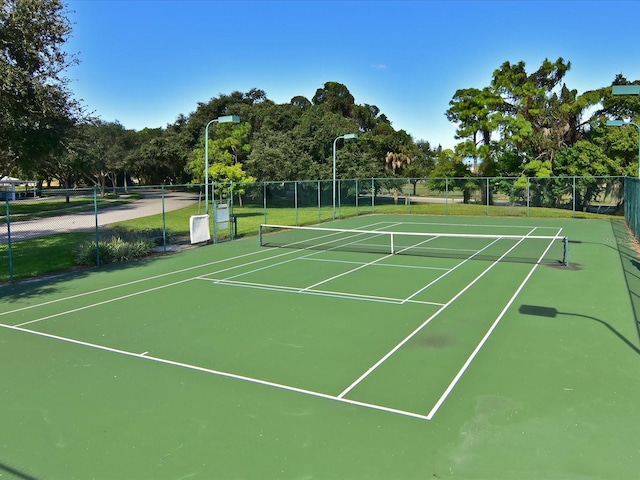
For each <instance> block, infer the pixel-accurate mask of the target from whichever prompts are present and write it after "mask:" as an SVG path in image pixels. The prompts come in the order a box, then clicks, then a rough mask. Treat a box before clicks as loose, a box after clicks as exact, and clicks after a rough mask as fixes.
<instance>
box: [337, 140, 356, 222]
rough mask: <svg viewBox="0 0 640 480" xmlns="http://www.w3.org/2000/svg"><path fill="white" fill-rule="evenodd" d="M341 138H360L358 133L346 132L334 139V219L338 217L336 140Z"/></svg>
mask: <svg viewBox="0 0 640 480" xmlns="http://www.w3.org/2000/svg"><path fill="white" fill-rule="evenodd" d="M341 138H344V139H345V140H347V139H349V138H358V134H357V133H345V134H344V135H340V136H339V137H336V139H335V140H334V141H333V195H332V198H333V219H334V220H335V219H336V142H337V141H338V140H340V139H341Z"/></svg>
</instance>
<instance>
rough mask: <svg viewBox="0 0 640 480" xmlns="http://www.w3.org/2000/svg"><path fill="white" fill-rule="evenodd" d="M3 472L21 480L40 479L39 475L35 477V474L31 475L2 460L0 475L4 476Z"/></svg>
mask: <svg viewBox="0 0 640 480" xmlns="http://www.w3.org/2000/svg"><path fill="white" fill-rule="evenodd" d="M2 472H4V473H7V474H9V475H12V476H14V477H16V478H18V479H20V480H40V479H39V478H38V477H34V476H33V475H29V474H28V473H26V472H23V471H20V470H18V469H16V468H13V467H11V466H9V465H7V464H6V463H3V462H0V477H2V476H3V473H2Z"/></svg>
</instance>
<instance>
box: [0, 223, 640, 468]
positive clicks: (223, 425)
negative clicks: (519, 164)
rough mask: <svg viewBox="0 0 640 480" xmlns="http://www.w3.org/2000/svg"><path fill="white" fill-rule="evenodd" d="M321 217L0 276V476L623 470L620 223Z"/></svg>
mask: <svg viewBox="0 0 640 480" xmlns="http://www.w3.org/2000/svg"><path fill="white" fill-rule="evenodd" d="M322 227H323V228H334V229H355V230H358V231H367V232H368V231H371V235H368V234H367V233H355V234H351V235H350V234H348V233H345V234H343V235H342V237H341V238H342V241H341V243H340V245H338V244H337V243H334V242H333V238H334V237H333V236H332V235H333V233H332V232H330V231H324V230H322V231H320V230H318V231H312V232H310V235H309V236H306V237H305V238H304V240H294V241H291V240H283V241H281V240H282V239H284V238H285V236H286V235H290V234H291V233H295V232H293V231H281V232H279V233H271V234H267V235H265V236H264V237H263V243H264V244H265V245H276V244H278V245H280V246H281V247H280V248H277V247H274V246H271V247H270V246H260V244H259V241H258V237H257V236H256V237H249V238H244V239H241V240H237V241H233V242H228V243H221V244H216V245H210V246H205V247H201V248H195V249H188V250H186V251H184V252H181V253H176V254H170V255H166V256H160V257H158V258H153V259H149V260H145V261H139V262H134V263H130V264H126V265H119V266H113V267H110V268H102V269H99V270H92V271H78V272H74V273H71V274H68V275H64V276H60V277H56V278H50V279H44V280H39V281H33V282H25V283H20V284H15V285H8V286H4V287H1V288H0V369H1V370H0V371H1V378H2V381H1V382H0V389H1V390H0V392H1V393H0V396H1V398H2V404H1V405H2V407H1V408H0V479H5V478H10V479H14V478H15V479H42V480H44V479H61V480H72V479H78V480H84V479H96V480H103V479H105V480H107V479H108V480H111V479H114V480H115V479H118V480H123V479H142V480H144V479H153V480H161V479H438V478H441V479H442V478H452V479H635V478H637V476H638V472H640V440H638V434H637V431H638V426H639V425H640V409H639V408H638V403H639V402H640V356H639V353H640V347H639V345H640V342H639V332H640V329H639V323H638V314H637V311H638V305H640V270H639V267H640V262H639V261H638V260H637V253H636V251H635V249H634V242H632V241H631V239H630V236H629V234H628V233H627V230H626V228H625V226H624V223H623V222H619V221H609V220H576V219H563V220H558V219H535V218H517V219H516V218H457V217H455V218H452V217H430V216H383V215H371V216H363V217H358V218H354V219H348V220H342V221H336V222H332V223H328V224H323V225H322ZM392 231H393V232H405V233H406V232H412V233H413V232H417V233H421V232H433V233H439V234H443V235H441V236H434V237H428V238H427V237H424V238H422V237H417V238H419V239H420V240H419V241H417V242H412V243H411V245H412V247H411V248H410V247H409V244H407V243H404V239H405V237H402V236H398V237H397V239H399V240H397V239H396V249H397V253H403V254H395V255H392V254H388V253H384V251H383V250H382V249H381V248H382V247H379V248H377V249H376V245H377V244H376V241H370V240H371V239H373V238H384V239H386V238H388V236H387V235H386V234H383V235H375V234H374V233H375V232H377V233H379V232H392ZM307 233H309V232H307ZM446 234H455V235H454V236H446ZM460 234H479V235H490V236H493V235H505V236H512V235H513V236H522V238H520V239H516V238H502V239H496V238H492V237H486V238H482V237H481V238H474V239H471V238H462V237H459V236H457V235H460ZM354 235H355V236H354ZM533 236H543V237H545V238H546V240H534V239H532V238H527V237H533ZM565 236H566V237H567V238H568V246H569V257H568V259H569V264H568V265H566V266H565V265H562V256H563V242H562V237H565ZM287 238H289V237H287ZM290 238H294V239H295V238H296V237H295V236H294V237H290ZM312 238H313V239H315V240H314V243H311V239H312ZM345 238H346V241H345ZM292 243H294V244H295V245H291V244H292ZM319 244H322V245H319ZM285 247H295V248H285ZM372 251H373V252H372Z"/></svg>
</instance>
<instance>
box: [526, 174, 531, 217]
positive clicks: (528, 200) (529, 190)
mask: <svg viewBox="0 0 640 480" xmlns="http://www.w3.org/2000/svg"><path fill="white" fill-rule="evenodd" d="M530 208H531V184H530V183H529V177H527V217H528V216H529V215H530V213H531V212H530V211H529V209H530Z"/></svg>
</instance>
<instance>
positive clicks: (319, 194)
mask: <svg viewBox="0 0 640 480" xmlns="http://www.w3.org/2000/svg"><path fill="white" fill-rule="evenodd" d="M320 189H321V185H320V180H318V223H322V198H321V196H322V193H321V191H320Z"/></svg>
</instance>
